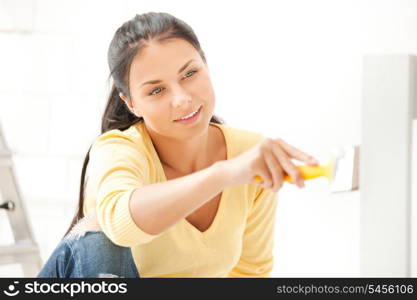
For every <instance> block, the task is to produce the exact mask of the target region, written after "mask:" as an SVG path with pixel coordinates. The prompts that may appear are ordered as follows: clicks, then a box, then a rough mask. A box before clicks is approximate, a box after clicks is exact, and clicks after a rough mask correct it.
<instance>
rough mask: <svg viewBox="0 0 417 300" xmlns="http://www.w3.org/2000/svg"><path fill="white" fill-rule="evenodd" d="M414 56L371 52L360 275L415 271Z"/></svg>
mask: <svg viewBox="0 0 417 300" xmlns="http://www.w3.org/2000/svg"><path fill="white" fill-rule="evenodd" d="M415 68H416V58H415V57H412V56H407V55H367V56H365V59H364V68H363V105H362V143H361V166H360V174H361V175H360V186H361V236H360V253H361V255H360V258H361V276H362V277H369V276H371V277H380V276H381V277H385V276H392V277H405V276H410V273H411V253H410V250H411V244H410V243H411V235H410V230H411V184H410V183H411V182H410V181H411V124H412V123H411V120H412V115H413V101H414V99H413V98H414V91H413V89H414V81H415V76H414V70H415Z"/></svg>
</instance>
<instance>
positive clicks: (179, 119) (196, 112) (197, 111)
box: [174, 105, 201, 121]
mask: <svg viewBox="0 0 417 300" xmlns="http://www.w3.org/2000/svg"><path fill="white" fill-rule="evenodd" d="M200 109H201V105H200V106H199V107H198V109H197V110H192V111H190V112H189V113H187V114H185V115H184V116H183V117H185V116H188V115H190V114H192V113H193V112H195V114H194V116H195V115H196V114H198V113H199V112H200ZM181 118H182V117H180V118H178V119H176V120H174V121H182V120H181ZM185 120H186V119H185Z"/></svg>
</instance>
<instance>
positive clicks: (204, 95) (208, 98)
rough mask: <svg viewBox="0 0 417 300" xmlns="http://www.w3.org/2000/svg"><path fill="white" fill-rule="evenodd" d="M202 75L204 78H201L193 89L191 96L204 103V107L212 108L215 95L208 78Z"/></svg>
mask: <svg viewBox="0 0 417 300" xmlns="http://www.w3.org/2000/svg"><path fill="white" fill-rule="evenodd" d="M202 75H204V76H201V77H200V78H199V80H198V82H197V84H196V85H195V86H194V87H193V96H194V97H195V98H196V99H201V100H202V101H204V104H205V105H206V106H214V102H215V94H214V90H213V86H212V84H211V81H210V78H209V77H208V76H207V75H205V74H202Z"/></svg>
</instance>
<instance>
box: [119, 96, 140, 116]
mask: <svg viewBox="0 0 417 300" xmlns="http://www.w3.org/2000/svg"><path fill="white" fill-rule="evenodd" d="M119 97H120V99H122V101H124V103H126V105H127V107H128V108H129V110H130V111H131V112H132V113H133V114H134V115H136V116H137V117H141V116H140V115H139V114H138V113H136V112H135V108H134V107H133V105H132V102H131V101H130V100H129V99H128V98H126V97H125V95H123V93H119Z"/></svg>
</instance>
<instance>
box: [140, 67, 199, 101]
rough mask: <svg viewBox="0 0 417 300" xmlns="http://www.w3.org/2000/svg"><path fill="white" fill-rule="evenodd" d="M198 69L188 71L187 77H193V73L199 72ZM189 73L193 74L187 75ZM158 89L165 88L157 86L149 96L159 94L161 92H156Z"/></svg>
mask: <svg viewBox="0 0 417 300" xmlns="http://www.w3.org/2000/svg"><path fill="white" fill-rule="evenodd" d="M197 72H198V71H197V70H192V71H189V72H187V73H186V74H185V76H184V77H185V78H190V77H193V75H194V73H197ZM188 74H191V75H190V76H187V75H188ZM158 90H160V91H162V90H163V88H160V87H157V88H155V89H153V90H152V91H151V92H150V93H149V94H148V95H149V96H155V95H157V94H159V93H160V92H157V93H154V92H155V91H158Z"/></svg>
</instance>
